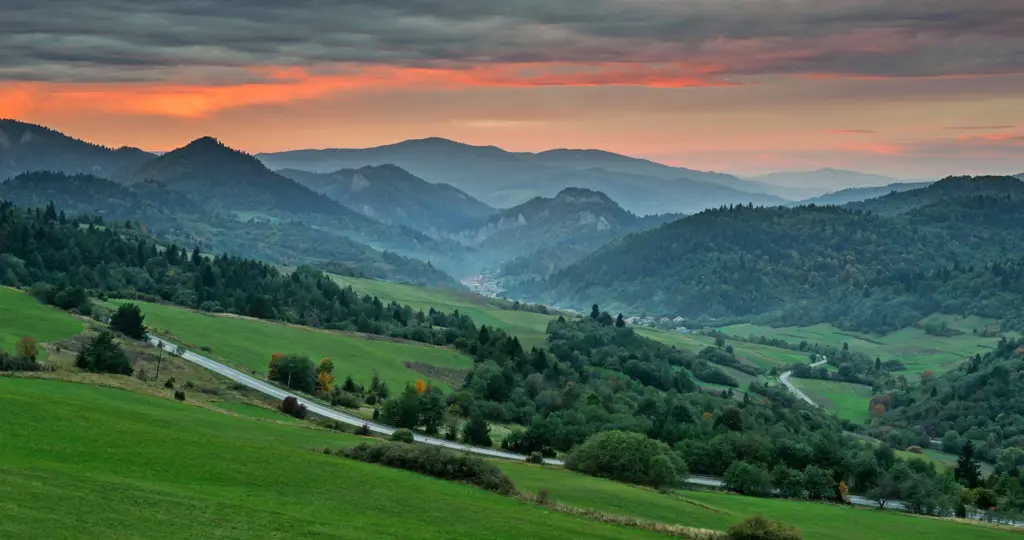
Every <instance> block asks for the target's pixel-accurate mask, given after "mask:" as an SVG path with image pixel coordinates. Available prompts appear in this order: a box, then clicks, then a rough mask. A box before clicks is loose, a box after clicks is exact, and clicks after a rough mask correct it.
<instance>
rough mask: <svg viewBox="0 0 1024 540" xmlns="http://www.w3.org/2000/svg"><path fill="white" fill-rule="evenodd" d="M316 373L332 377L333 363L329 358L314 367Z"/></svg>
mask: <svg viewBox="0 0 1024 540" xmlns="http://www.w3.org/2000/svg"><path fill="white" fill-rule="evenodd" d="M316 372H317V373H318V374H319V373H330V374H331V375H332V376H333V375H334V362H331V359H330V358H324V359H323V360H321V361H320V365H318V366H317V367H316Z"/></svg>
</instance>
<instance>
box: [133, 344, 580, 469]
mask: <svg viewBox="0 0 1024 540" xmlns="http://www.w3.org/2000/svg"><path fill="white" fill-rule="evenodd" d="M149 341H150V343H152V344H153V345H155V346H157V347H160V348H162V349H163V350H165V351H168V352H171V353H174V352H175V351H176V350H177V346H176V345H174V344H172V343H170V342H168V341H164V340H162V339H160V338H158V337H153V336H150V337H149ZM181 357H182V358H184V359H185V360H188V361H189V362H192V363H193V364H197V365H199V366H202V367H204V368H206V369H208V370H210V371H213V372H214V373H217V374H219V375H223V376H224V377H227V378H229V379H231V380H232V381H235V382H237V383H239V384H242V385H245V386H247V387H249V388H252V389H253V390H256V391H257V392H261V393H263V394H265V395H267V396H270V397H272V398H275V399H284V398H286V397H288V396H294V395H295V394H293V393H291V392H288V391H286V390H283V389H281V388H278V387H277V386H274V385H272V384H269V383H267V382H265V381H261V380H259V379H256V378H255V377H251V376H249V375H246V374H245V373H242V372H241V371H238V370H237V369H234V368H230V367H228V366H225V365H224V364H221V363H220V362H217V361H214V360H210V359H209V358H207V357H205V356H202V355H199V354H196V353H194V352H192V351H185V352H184V353H183V354H182V355H181ZM295 398H296V399H298V400H299V403H302V404H303V405H305V406H306V408H307V409H309V412H311V413H313V414H315V415H317V416H323V417H324V418H330V419H331V420H337V421H338V422H341V423H343V424H348V425H352V426H362V425H366V426H369V427H370V431H372V432H374V433H379V434H381V435H391V434H392V433H394V432H395V428H393V427H390V426H385V425H383V424H378V423H376V422H368V421H366V420H364V419H363V418H360V417H358V416H355V415H353V414H348V413H344V412H340V411H337V410H334V409H331V408H328V407H324V406H322V405H319V404H317V403H314V402H312V401H309V400H307V399H303V398H301V397H299V396H295ZM414 437H415V439H416V442H421V443H424V444H430V445H434V446H443V447H445V448H450V449H452V450H461V451H463V452H470V453H473V454H478V455H481V456H487V457H496V458H504V459H514V460H518V461H524V460H525V459H526V456H524V455H522V454H515V453H512V452H503V451H501V450H493V449H490V448H481V447H478V446H469V445H465V444H459V443H457V442H452V441H447V440H444V439H438V438H435V437H427V436H425V435H420V434H416V435H414ZM544 461H545V463H547V464H548V465H559V466H561V465H563V463H562V461H560V460H557V459H545V460H544Z"/></svg>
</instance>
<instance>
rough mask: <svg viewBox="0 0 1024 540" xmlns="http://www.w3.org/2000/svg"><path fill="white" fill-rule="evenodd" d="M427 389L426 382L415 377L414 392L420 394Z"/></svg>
mask: <svg viewBox="0 0 1024 540" xmlns="http://www.w3.org/2000/svg"><path fill="white" fill-rule="evenodd" d="M426 389H427V383H425V382H423V379H416V393H417V394H422V393H423V392H424V391H425V390H426Z"/></svg>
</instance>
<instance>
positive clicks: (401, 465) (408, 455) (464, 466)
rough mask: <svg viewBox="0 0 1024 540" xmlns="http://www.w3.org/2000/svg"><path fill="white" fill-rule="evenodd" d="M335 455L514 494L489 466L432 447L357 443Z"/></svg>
mask: <svg viewBox="0 0 1024 540" xmlns="http://www.w3.org/2000/svg"><path fill="white" fill-rule="evenodd" d="M338 454H339V455H342V456H344V457H347V458H349V459H355V460H359V461H363V462H366V463H377V464H380V465H384V466H385V467H392V468H396V469H405V470H407V471H413V472H417V473H420V474H424V475H427V476H432V477H434V478H440V479H442V480H454V481H457V482H465V483H467V484H472V485H474V486H478V487H482V488H484V489H486V490H489V491H493V492H495V493H500V494H502V495H516V494H518V491H517V490H516V486H515V484H513V483H512V481H511V480H509V478H508V477H507V476H505V474H504V473H502V472H501V469H499V468H498V467H497V466H496V465H494V464H493V463H489V462H487V461H484V460H483V459H480V458H478V457H475V456H469V455H465V454H457V453H455V452H452V451H449V450H445V449H443V448H439V447H436V446H428V445H425V444H417V445H408V444H402V443H393V442H384V443H379V444H360V445H358V446H354V447H352V448H345V449H343V450H340V451H338Z"/></svg>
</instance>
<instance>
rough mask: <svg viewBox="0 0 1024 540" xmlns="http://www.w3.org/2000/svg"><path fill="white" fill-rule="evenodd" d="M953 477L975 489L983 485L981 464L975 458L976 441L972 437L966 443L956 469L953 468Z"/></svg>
mask: <svg viewBox="0 0 1024 540" xmlns="http://www.w3.org/2000/svg"><path fill="white" fill-rule="evenodd" d="M953 477H954V478H956V480H957V482H960V483H961V484H963V485H965V486H967V487H968V488H969V489H974V488H976V487H978V486H979V485H981V465H979V464H978V461H977V460H976V459H975V458H974V442H973V441H971V440H970V439H968V440H967V442H966V443H964V448H963V450H962V451H961V452H960V457H959V458H957V460H956V469H954V470H953Z"/></svg>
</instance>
